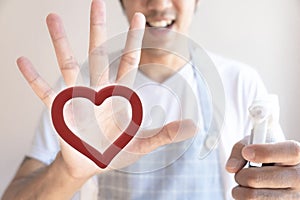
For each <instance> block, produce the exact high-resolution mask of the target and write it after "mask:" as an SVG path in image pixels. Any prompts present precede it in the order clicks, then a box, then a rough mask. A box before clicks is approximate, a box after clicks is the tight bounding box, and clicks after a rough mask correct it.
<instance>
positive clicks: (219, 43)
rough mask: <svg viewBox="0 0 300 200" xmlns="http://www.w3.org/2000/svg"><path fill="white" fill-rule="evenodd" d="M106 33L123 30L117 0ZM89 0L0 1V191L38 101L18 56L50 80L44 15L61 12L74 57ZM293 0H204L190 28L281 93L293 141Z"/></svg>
mask: <svg viewBox="0 0 300 200" xmlns="http://www.w3.org/2000/svg"><path fill="white" fill-rule="evenodd" d="M106 2H107V4H108V7H109V8H108V10H109V12H108V21H109V24H110V25H109V33H110V36H113V35H116V34H118V33H120V32H123V31H125V30H126V28H127V26H126V20H124V19H123V16H122V12H121V10H120V7H119V5H118V1H117V0H107V1H106ZM89 3H90V2H89V1H74V0H64V1H61V0H43V1H40V0H27V1H18V0H2V1H1V2H0V36H1V37H0V58H1V67H0V70H1V72H0V76H1V78H0V90H1V91H2V94H1V101H0V102H1V103H0V106H1V107H0V110H1V112H0V123H1V132H0V138H1V139H0V157H1V158H2V160H1V163H0V180H1V181H0V196H1V195H2V193H3V190H4V188H5V187H6V185H7V184H8V181H9V180H10V179H11V178H12V176H13V174H14V173H15V170H16V169H17V167H18V165H19V163H20V162H21V160H22V159H23V155H24V152H25V151H26V150H28V148H29V146H30V141H31V138H32V136H33V132H34V128H35V126H36V124H37V120H38V117H39V115H40V112H41V110H42V108H43V104H42V103H41V102H40V101H39V99H38V98H37V97H35V95H34V94H33V92H32V91H31V90H30V88H29V86H28V85H27V83H26V82H25V81H24V80H23V78H22V76H21V75H20V73H19V72H18V70H17V67H16V64H15V60H16V58H17V57H18V56H21V55H25V56H28V57H29V58H31V60H32V61H33V63H34V64H35V66H36V67H37V68H38V71H39V72H40V73H41V74H42V76H44V77H45V79H46V80H48V81H49V82H50V83H51V84H53V83H54V82H55V80H56V79H57V78H58V76H59V70H58V67H57V65H56V60H55V55H54V52H53V48H52V44H51V42H50V38H49V36H48V33H47V28H46V24H45V17H46V15H47V14H48V13H49V12H56V13H58V14H60V15H61V16H62V18H63V20H64V22H65V26H66V30H67V33H68V35H69V40H70V42H71V44H72V47H73V50H74V52H75V55H77V58H78V60H79V61H84V59H85V58H86V56H87V44H88V24H89V23H88V19H89ZM299 4H300V3H299V1H296V0H289V1H284V0H264V1H261V0H251V1H250V0H248V1H239V0H227V1H224V0H203V1H202V2H201V5H200V8H199V10H198V12H197V14H196V18H195V20H194V24H193V28H192V32H193V33H192V36H193V39H194V40H195V41H197V42H198V43H199V44H202V46H204V47H205V48H207V49H209V50H211V51H213V52H216V53H219V54H223V55H225V56H228V57H231V58H234V59H237V60H240V61H242V62H245V63H248V64H250V65H253V66H254V67H255V68H256V69H257V70H258V71H259V73H260V74H261V76H262V77H263V79H264V81H265V83H266V85H267V87H268V88H269V90H270V91H271V92H274V93H277V94H279V95H280V101H281V110H282V114H281V122H282V126H283V129H284V130H285V132H286V133H287V137H288V138H291V139H297V140H300V135H299V134H298V132H297V131H298V130H297V123H298V119H297V117H298V116H299V114H300V101H298V99H297V98H299V97H300V90H298V89H297V85H298V84H299V80H297V76H298V75H299V74H300V70H299V66H300V5H299Z"/></svg>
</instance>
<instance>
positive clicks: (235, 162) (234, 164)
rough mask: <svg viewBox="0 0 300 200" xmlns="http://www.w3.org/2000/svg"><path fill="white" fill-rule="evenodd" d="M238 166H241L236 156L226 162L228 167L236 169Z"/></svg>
mask: <svg viewBox="0 0 300 200" xmlns="http://www.w3.org/2000/svg"><path fill="white" fill-rule="evenodd" d="M238 167H239V160H237V159H235V158H231V159H229V160H228V161H227V163H226V168H227V169H236V168H238Z"/></svg>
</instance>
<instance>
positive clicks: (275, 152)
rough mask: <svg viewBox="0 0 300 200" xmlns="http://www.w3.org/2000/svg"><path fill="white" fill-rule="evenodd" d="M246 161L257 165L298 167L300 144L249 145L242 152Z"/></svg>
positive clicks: (291, 142)
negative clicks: (271, 164)
mask: <svg viewBox="0 0 300 200" xmlns="http://www.w3.org/2000/svg"><path fill="white" fill-rule="evenodd" d="M242 155H243V157H244V158H245V159H247V160H249V161H251V162H255V163H277V164H281V165H297V164H299V163H300V144H299V142H296V141H285V142H279V143H272V144H253V145H248V146H246V147H245V148H244V149H243V150H242Z"/></svg>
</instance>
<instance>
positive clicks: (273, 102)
mask: <svg viewBox="0 0 300 200" xmlns="http://www.w3.org/2000/svg"><path fill="white" fill-rule="evenodd" d="M249 113H250V117H251V120H252V124H253V129H252V131H251V138H250V144H264V143H272V142H275V134H276V132H277V131H278V130H279V129H280V126H279V101H278V96H277V95H271V94H270V95H267V96H265V97H264V98H262V99H257V100H255V101H254V102H253V103H252V105H251V106H250V108H249ZM249 166H250V167H262V163H253V162H250V163H249Z"/></svg>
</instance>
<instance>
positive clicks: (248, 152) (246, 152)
mask: <svg viewBox="0 0 300 200" xmlns="http://www.w3.org/2000/svg"><path fill="white" fill-rule="evenodd" d="M243 154H244V156H245V159H246V160H253V159H254V158H255V152H254V150H253V149H252V148H245V149H244V150H243Z"/></svg>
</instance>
